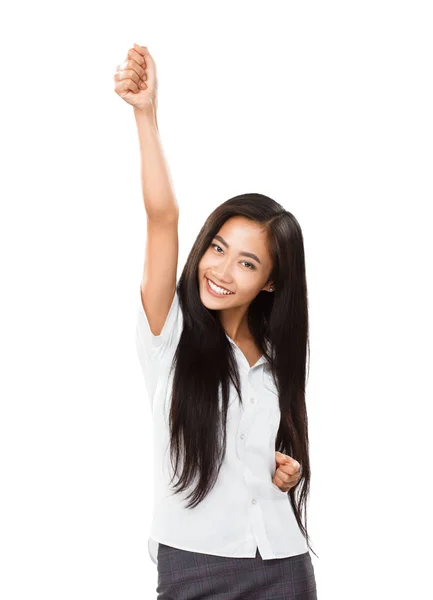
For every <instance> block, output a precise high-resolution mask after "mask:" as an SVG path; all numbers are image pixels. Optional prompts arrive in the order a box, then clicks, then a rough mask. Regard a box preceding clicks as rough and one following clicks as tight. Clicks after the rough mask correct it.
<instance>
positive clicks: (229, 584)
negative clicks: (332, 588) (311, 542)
mask: <svg viewBox="0 0 433 600" xmlns="http://www.w3.org/2000/svg"><path fill="white" fill-rule="evenodd" d="M156 591H157V594H158V597H157V600H198V599H200V600H207V599H212V600H317V593H316V580H315V575H314V567H313V564H312V562H311V556H310V553H309V552H305V553H304V554H297V555H295V556H289V557H287V558H275V559H271V560H263V559H262V557H261V556H260V553H259V550H258V549H257V553H256V556H255V558H230V557H225V556H214V555H209V554H201V553H199V552H189V551H187V550H181V549H179V548H173V547H171V546H166V545H165V544H161V543H159V548H158V587H157V588H156Z"/></svg>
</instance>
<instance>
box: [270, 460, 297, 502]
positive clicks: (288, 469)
mask: <svg viewBox="0 0 433 600" xmlns="http://www.w3.org/2000/svg"><path fill="white" fill-rule="evenodd" d="M275 463H276V465H277V470H276V471H275V473H274V477H273V479H272V483H274V484H275V485H276V486H278V487H279V488H280V490H281V491H282V492H288V491H289V490H290V489H291V488H292V487H294V486H295V485H296V484H297V483H298V482H299V480H300V478H301V465H300V464H299V463H298V461H297V460H295V459H294V458H292V457H291V456H287V454H282V453H281V452H275Z"/></svg>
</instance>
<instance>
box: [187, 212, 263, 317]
mask: <svg viewBox="0 0 433 600" xmlns="http://www.w3.org/2000/svg"><path fill="white" fill-rule="evenodd" d="M266 237H267V233H266V229H265V228H264V227H263V225H261V224H260V223H257V222H256V221H251V220H250V219H247V218H245V217H241V216H235V217H231V218H230V219H228V220H227V221H226V222H225V223H224V225H223V226H222V227H221V229H220V230H219V231H218V233H217V234H216V236H215V237H214V238H213V239H212V241H211V245H210V246H209V248H208V249H207V250H206V252H205V253H204V255H203V256H202V258H201V260H200V263H199V265H198V283H199V290H200V299H201V301H202V302H203V304H204V305H205V306H206V308H209V309H212V310H224V309H228V308H235V307H239V306H243V305H248V304H250V303H251V301H252V300H254V298H255V297H256V296H257V294H258V293H259V292H260V291H261V290H269V287H271V285H272V282H271V281H269V276H270V273H271V270H272V260H271V257H270V254H269V251H268V248H267V243H266ZM208 279H210V280H211V283H210V285H212V282H213V284H215V285H214V286H213V287H214V289H213V290H212V289H211V288H210V285H209V282H208ZM218 287H219V288H220V289H217V288H218ZM221 288H224V289H225V290H228V291H229V292H231V293H230V294H223V293H221V291H222V290H221Z"/></svg>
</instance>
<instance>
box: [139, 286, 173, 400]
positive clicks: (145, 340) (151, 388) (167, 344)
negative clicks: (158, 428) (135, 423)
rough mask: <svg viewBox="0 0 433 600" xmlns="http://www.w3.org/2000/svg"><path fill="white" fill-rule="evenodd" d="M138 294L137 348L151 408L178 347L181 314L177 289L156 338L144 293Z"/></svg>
mask: <svg viewBox="0 0 433 600" xmlns="http://www.w3.org/2000/svg"><path fill="white" fill-rule="evenodd" d="M138 291H139V294H138V307H137V325H136V347H137V354H138V359H139V361H140V365H141V369H142V371H143V375H144V379H145V384H146V387H147V391H148V394H149V398H150V401H151V405H152V406H153V400H154V394H155V390H156V386H157V382H158V377H159V376H161V375H162V374H163V373H162V372H163V370H164V369H166V368H167V366H170V365H171V362H172V359H173V357H174V353H175V351H176V348H177V345H178V343H179V339H180V335H181V333H182V327H183V319H182V311H181V309H180V304H179V297H178V293H177V289H176V290H175V293H174V297H173V300H172V303H171V305H170V308H169V311H168V314H167V317H166V319H165V323H164V326H163V328H162V330H161V333H160V334H159V335H154V334H153V333H152V331H151V329H150V325H149V321H148V319H147V315H146V313H145V311H144V307H143V303H142V300H141V290H140V289H139V290H138Z"/></svg>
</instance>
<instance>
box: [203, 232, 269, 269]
mask: <svg viewBox="0 0 433 600" xmlns="http://www.w3.org/2000/svg"><path fill="white" fill-rule="evenodd" d="M214 239H216V240H219V241H220V242H221V244H223V245H224V246H225V247H226V248H228V247H229V245H228V244H227V242H226V241H225V239H223V238H222V237H221V236H220V235H216V236H214ZM239 256H248V258H253V259H254V260H256V261H257V262H258V263H259V264H260V265H261V264H262V263H261V262H260V258H258V256H256V255H255V254H252V252H239Z"/></svg>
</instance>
